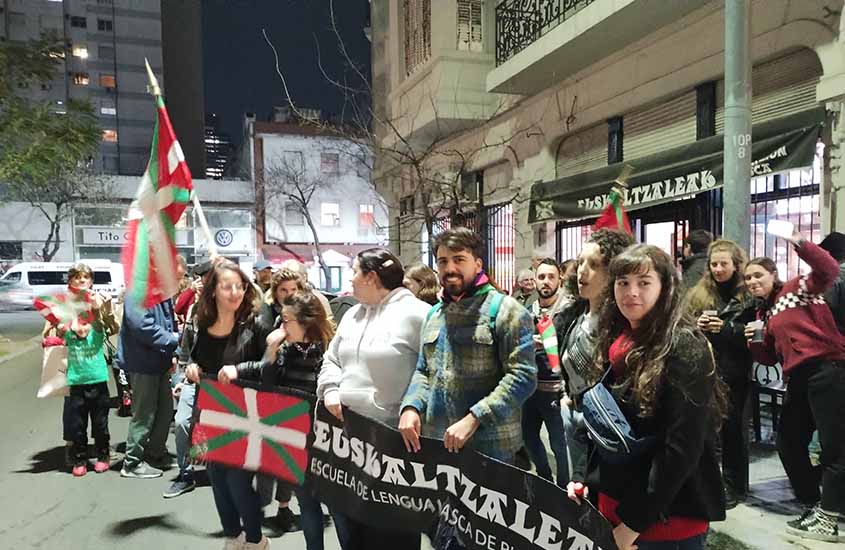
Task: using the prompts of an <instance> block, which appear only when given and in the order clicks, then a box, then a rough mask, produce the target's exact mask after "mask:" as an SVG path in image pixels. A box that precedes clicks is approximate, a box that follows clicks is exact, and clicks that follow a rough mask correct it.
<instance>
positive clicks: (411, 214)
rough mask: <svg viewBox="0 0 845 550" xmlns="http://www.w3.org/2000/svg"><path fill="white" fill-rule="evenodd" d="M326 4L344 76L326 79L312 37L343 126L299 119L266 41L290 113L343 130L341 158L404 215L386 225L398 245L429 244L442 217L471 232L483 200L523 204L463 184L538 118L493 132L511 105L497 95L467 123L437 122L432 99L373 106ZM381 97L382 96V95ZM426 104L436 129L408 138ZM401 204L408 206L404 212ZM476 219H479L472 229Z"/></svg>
mask: <svg viewBox="0 0 845 550" xmlns="http://www.w3.org/2000/svg"><path fill="white" fill-rule="evenodd" d="M329 5H330V9H331V18H330V25H331V28H332V31H333V33H334V36H335V38H336V41H337V49H338V51H339V52H340V55H341V57H342V58H343V59H344V60H345V63H346V67H347V74H345V75H343V76H340V77H338V76H334V75H330V74H328V72H327V71H326V70H325V68H324V67H323V65H322V62H321V61H320V55H319V54H320V47H319V43H318V42H317V41H316V38H315V47H316V48H317V53H318V65H319V69H320V71H321V73H322V75H323V77H324V78H325V80H326V81H327V82H328V83H329V84H330V85H332V86H333V87H335V88H336V89H338V90H340V91H341V92H342V94H343V97H344V109H343V124H342V125H337V124H330V123H327V122H323V121H315V120H309V119H308V117H306V116H305V115H303V114H300V112H299V109H298V108H297V105H296V104H295V102H294V101H293V99H292V98H291V97H290V94H289V91H288V87H287V81H286V78H285V74H284V71H283V70H282V67H280V66H279V58H278V54H277V52H276V48H275V46H274V45H273V43H272V42H271V41H270V39H269V38H268V37H267V34H266V32H264V38H265V40H266V42H267V44H268V45H269V47H270V48H271V49H272V50H273V53H274V56H275V60H276V66H275V70H276V73H277V74H278V76H279V79H280V81H281V84H282V87H283V90H284V93H285V98H286V100H287V101H288V103H289V105H290V107H291V110H292V111H293V112H294V113H295V114H297V115H299V117H300V118H301V119H302V120H303V121H308V123H309V124H314V125H319V126H322V127H323V128H325V129H327V130H331V131H335V132H339V133H342V134H343V135H345V136H346V137H347V138H348V139H349V140H350V141H351V143H353V144H354V146H353V147H352V148H350V149H349V150H348V151H347V152H346V154H348V155H353V156H355V157H357V160H358V161H359V162H361V163H362V164H365V165H367V166H369V168H370V170H371V172H372V173H373V174H376V178H375V179H374V180H373V181H371V183H372V185H373V186H374V188H375V189H376V191H377V192H378V193H379V195H380V196H381V198H382V200H384V203H385V206H387V207H388V208H390V209H392V210H398V211H400V212H403V215H401V216H400V217H399V218H398V220H397V221H396V222H395V223H391V227H392V228H394V229H396V230H397V231H398V232H399V233H400V234H402V235H403V238H402V241H404V242H417V243H421V242H423V241H426V240H427V241H428V242H431V240H432V239H433V238H434V236H435V235H436V229H437V228H436V226H437V223H438V221H441V220H445V219H448V220H449V221H450V222H451V223H452V224H453V225H464V224H466V225H471V226H472V225H475V229H478V228H479V227H478V225H477V220H478V217H479V215H480V214H481V211H480V210H481V209H480V206H482V205H483V204H484V202H485V199H489V198H491V197H494V196H495V197H496V198H497V201H499V202H501V201H504V202H513V203H515V204H520V203H521V202H524V201H527V200H528V198H529V197H528V195H527V193H524V192H521V191H520V190H512V189H510V188H509V186H507V187H504V188H496V187H493V186H489V185H487V186H485V187H484V189H483V191H482V193H481V195H480V196H473V193H469V192H468V191H469V189H468V187H467V186H466V185H464V183H465V181H464V177H465V176H466V175H467V172H468V171H469V170H470V169H471V168H472V167H473V166H476V165H477V164H478V162H479V161H480V160H481V159H484V158H488V157H490V158H502V156H504V155H503V154H502V153H503V152H506V151H510V152H511V153H513V152H514V151H515V149H514V147H513V144H514V142H516V141H517V140H520V139H525V138H526V136H528V135H530V134H531V133H532V132H533V133H540V130H539V123H540V121H539V120H537V121H525V122H524V123H523V124H521V125H519V126H517V127H510V128H508V129H507V130H505V131H501V132H498V131H495V130H494V129H493V126H494V119H495V118H496V117H497V115H499V114H500V113H501V112H503V111H504V110H506V109H507V108H509V107H510V103H509V101H510V99H509V98H507V96H502V97H501V99H500V100H499V102H498V104H497V106H496V107H495V108H494V109H493V111H492V112H491V113H490V114H489V115H488V116H486V117H483V118H480V119H478V120H476V121H475V122H474V123H473V124H471V125H465V126H456V125H453V124H451V123H450V122H449V121H448V120H447V119H446V118H445V117H441V116H440V113H439V112H438V109H437V105H436V102H435V100H434V99H433V98H431V97H429V98H427V101H422V102H420V104H418V105H417V106H416V111H414V110H411V109H409V110H407V111H406V112H402V113H395V112H390V111H391V109H390V108H389V106H387V105H379V104H378V103H376V104H374V102H373V97H374V90H373V87H372V83H371V79H370V78H369V68H367V67H359V66H358V65H356V63H355V61H354V60H353V59H352V58H351V56H350V54H349V51H348V50H347V47H346V44H345V43H344V40H343V38H342V37H341V34H340V31H339V30H338V27H337V24H336V20H335V14H334V8H333V6H334V2H333V0H330V2H329ZM378 93H381V94H382V95H383V91H381V90H380V91H378ZM456 93H457V91H456ZM456 99H457V98H456ZM423 106H426V107H429V108H430V109H431V110H432V111H433V112H434V123H433V127H434V129H433V130H429V131H427V132H426V133H425V134H426V135H425V136H424V137H414V138H409V137H408V136H411V135H415V128H414V127H413V121H414V120H415V119H416V115H417V114H418V113H419V111H420V110H421V109H422V108H423ZM409 121H410V124H409ZM485 126H488V127H490V129H491V131H490V132H485V133H482V132H477V131H476V130H478V129H479V128H482V127H485ZM517 160H518V159H517ZM390 181H392V182H396V181H399V182H401V186H402V189H401V190H399V192H397V190H396V189H389V188H388V186H389V184H388V183H387V182H390ZM403 197H407V198H410V197H413V199H414V200H413V208H410V209H408V208H407V204H406V205H402V204H400V201H401V200H402V198H403ZM406 200H407V199H406ZM402 206H406V208H405V209H403V208H402ZM403 210H404V211H403ZM473 220H476V223H475V224H473V222H472V221H473ZM408 229H411V231H412V234H411V235H410V237H411V238H408V234H407V230H408ZM423 231H424V232H425V235H423V233H422V232H423Z"/></svg>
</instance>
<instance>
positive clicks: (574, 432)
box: [560, 405, 590, 481]
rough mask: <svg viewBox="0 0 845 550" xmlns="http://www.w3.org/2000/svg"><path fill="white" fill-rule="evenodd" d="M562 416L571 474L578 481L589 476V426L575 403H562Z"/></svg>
mask: <svg viewBox="0 0 845 550" xmlns="http://www.w3.org/2000/svg"><path fill="white" fill-rule="evenodd" d="M560 416H561V418H562V419H563V428H564V431H565V432H566V446H567V448H568V450H569V468H570V476H571V477H572V479H575V480H577V481H583V480H584V478H585V477H586V476H587V459H588V457H589V448H590V447H589V445H590V441H589V439H588V437H587V428H586V427H585V426H584V414H583V413H582V412H581V411H579V410H578V409H577V408H575V406H574V405H572V406H569V407H567V406H566V405H562V406H561V408H560Z"/></svg>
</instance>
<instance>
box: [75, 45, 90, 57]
mask: <svg viewBox="0 0 845 550" xmlns="http://www.w3.org/2000/svg"><path fill="white" fill-rule="evenodd" d="M73 57H78V58H79V59H88V48H86V47H85V46H74V47H73Z"/></svg>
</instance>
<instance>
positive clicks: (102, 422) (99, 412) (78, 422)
mask: <svg viewBox="0 0 845 550" xmlns="http://www.w3.org/2000/svg"><path fill="white" fill-rule="evenodd" d="M65 408H66V411H67V417H66V422H67V425H66V428H65V429H66V430H67V435H68V436H70V439H69V440H70V441H72V442H73V454H74V458H75V459H76V460H84V459H85V456H86V453H87V449H88V418H89V417H90V418H91V435H93V436H94V444H95V446H96V449H97V457H98V458H102V457H104V456H108V454H109V386H108V384H106V383H105V382H100V383H99V384H80V385H78V386H71V387H70V395H69V396H68V397H67V399H66V400H65Z"/></svg>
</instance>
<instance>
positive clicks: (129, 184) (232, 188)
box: [0, 176, 256, 266]
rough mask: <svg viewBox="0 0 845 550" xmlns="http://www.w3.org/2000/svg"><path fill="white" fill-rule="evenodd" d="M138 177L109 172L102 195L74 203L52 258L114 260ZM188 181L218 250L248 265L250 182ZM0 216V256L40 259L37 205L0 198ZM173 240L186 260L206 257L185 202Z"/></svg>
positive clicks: (42, 233) (205, 244)
mask: <svg viewBox="0 0 845 550" xmlns="http://www.w3.org/2000/svg"><path fill="white" fill-rule="evenodd" d="M139 182H140V179H139V178H137V177H129V176H114V177H112V178H111V184H110V185H109V187H110V189H111V192H112V193H111V194H112V196H111V198H110V199H109V200H108V201H99V202H91V203H87V204H86V203H80V204H77V205H74V207H73V211H72V213H71V215H70V217H69V218H68V219H65V220H63V222H62V224H61V230H60V232H59V241H60V244H61V246H60V248H59V251H58V253H57V254H56V255H55V256H54V258H53V261H57V262H68V261H76V260H90V259H105V260H112V261H120V253H121V249H122V246H123V244H124V243H125V242H126V224H127V214H128V211H129V205H130V203H131V202H132V199H133V198H134V197H135V193H136V191H137V189H138V184H139ZM193 183H194V191H195V192H196V193H197V196H198V197H199V199H200V201H201V202H202V207H203V211H204V213H205V217H206V219H207V221H208V225H209V229H210V233H211V238H212V239H214V241H215V245H216V248H217V251H218V253H220V254H221V255H223V256H226V257H228V258H231V259H233V260H235V261H237V262H239V263H242V264H248V265H249V266H251V265H252V262H253V260H254V258H255V256H256V245H255V243H256V241H255V209H254V201H255V195H254V186H253V184H252V182H250V181H243V180H197V179H195V180H194V182H193ZM0 218H2V219H3V220H5V221H4V224H3V226H2V227H1V228H0V262H2V263H3V264H4V265H9V264H14V263H18V262H21V261H40V260H41V256H40V253H41V248H42V247H43V244H44V240H45V239H46V237H47V235H48V234H49V231H50V224H49V222H48V220H47V218H46V217H45V216H44V215H43V214H42V213H41V212H39V210H38V209H37V208H33V207H32V206H30V205H29V204H27V203H19V202H8V203H2V204H0ZM176 246H177V249H178V251H179V253H180V254H182V255H183V256H185V259H186V260H187V261H188V263H189V264H194V263H198V262H202V261H204V260H206V259H208V256H209V240H208V238H207V237H206V235H205V233H204V232H203V231H202V229H201V227H200V224H199V222H198V220H197V218H196V213H195V212H194V209H193V206H191V205H189V206H188V208H187V209H186V210H185V214H184V215H183V216H182V219H181V220H180V221H179V223H178V224H176Z"/></svg>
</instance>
